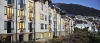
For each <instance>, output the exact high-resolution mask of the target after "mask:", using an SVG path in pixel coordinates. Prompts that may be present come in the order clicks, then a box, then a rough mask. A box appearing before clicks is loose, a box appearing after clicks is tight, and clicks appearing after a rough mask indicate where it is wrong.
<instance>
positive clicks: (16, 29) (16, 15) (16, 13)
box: [16, 0, 17, 43]
mask: <svg viewBox="0 0 100 43" xmlns="http://www.w3.org/2000/svg"><path fill="white" fill-rule="evenodd" d="M16 43H17V0H16Z"/></svg>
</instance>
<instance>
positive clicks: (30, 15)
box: [29, 13, 33, 21]
mask: <svg viewBox="0 0 100 43" xmlns="http://www.w3.org/2000/svg"><path fill="white" fill-rule="evenodd" d="M29 19H30V21H32V19H33V13H29Z"/></svg>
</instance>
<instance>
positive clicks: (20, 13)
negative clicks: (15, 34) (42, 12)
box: [18, 10, 25, 20]
mask: <svg viewBox="0 0 100 43" xmlns="http://www.w3.org/2000/svg"><path fill="white" fill-rule="evenodd" d="M24 13H25V12H24V11H20V10H19V15H18V16H19V17H20V20H24V19H25V14H24Z"/></svg>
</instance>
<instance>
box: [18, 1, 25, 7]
mask: <svg viewBox="0 0 100 43" xmlns="http://www.w3.org/2000/svg"><path fill="white" fill-rule="evenodd" d="M18 4H19V5H20V8H24V7H25V0H19V3H18Z"/></svg>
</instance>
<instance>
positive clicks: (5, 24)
mask: <svg viewBox="0 0 100 43" xmlns="http://www.w3.org/2000/svg"><path fill="white" fill-rule="evenodd" d="M4 30H7V21H4Z"/></svg>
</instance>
